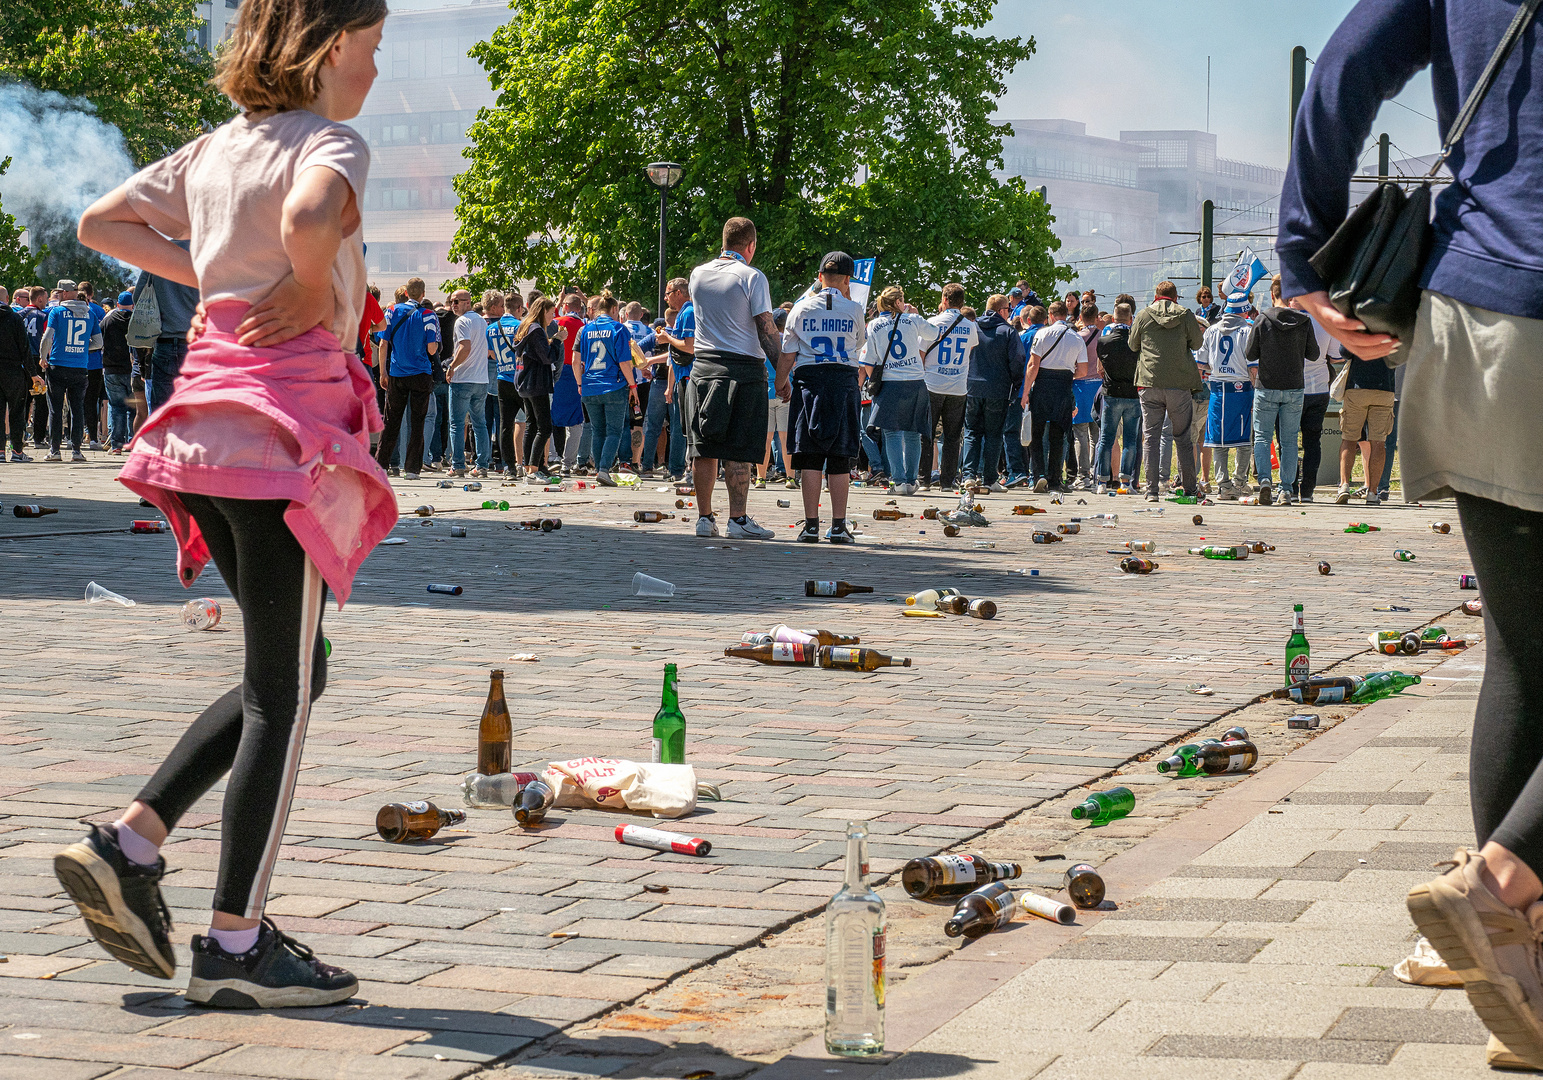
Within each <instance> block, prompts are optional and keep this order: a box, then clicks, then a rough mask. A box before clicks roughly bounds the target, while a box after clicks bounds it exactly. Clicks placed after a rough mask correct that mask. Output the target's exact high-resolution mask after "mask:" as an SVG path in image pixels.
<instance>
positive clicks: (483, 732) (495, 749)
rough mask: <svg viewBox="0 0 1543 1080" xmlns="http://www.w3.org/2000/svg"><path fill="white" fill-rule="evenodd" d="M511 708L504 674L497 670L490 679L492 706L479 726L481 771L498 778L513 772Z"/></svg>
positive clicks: (489, 703)
mask: <svg viewBox="0 0 1543 1080" xmlns="http://www.w3.org/2000/svg"><path fill="white" fill-rule="evenodd" d="M512 736H513V731H512V730H511V728H510V725H509V705H508V703H506V702H505V701H504V673H503V670H502V669H501V668H500V669H495V670H494V671H493V673H492V674H491V675H490V676H489V679H488V703H487V704H486V705H484V706H483V707H482V721H481V722H480V723H479V724H478V725H477V771H478V772H479V773H481V774H482V775H483V776H494V775H496V774H498V773H506V772H508V771H509V740H510V738H512Z"/></svg>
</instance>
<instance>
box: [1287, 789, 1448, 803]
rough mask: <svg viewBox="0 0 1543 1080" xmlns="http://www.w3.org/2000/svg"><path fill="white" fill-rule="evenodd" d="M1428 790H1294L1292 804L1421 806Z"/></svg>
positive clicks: (1426, 798) (1427, 798) (1427, 794)
mask: <svg viewBox="0 0 1543 1080" xmlns="http://www.w3.org/2000/svg"><path fill="white" fill-rule="evenodd" d="M1430 797H1431V793H1430V792H1429V791H1294V792H1292V793H1291V796H1290V798H1288V799H1285V800H1283V802H1289V803H1290V804H1291V805H1292V806H1342V805H1343V806H1423V805H1424V804H1425V803H1426V802H1427V801H1429V799H1430Z"/></svg>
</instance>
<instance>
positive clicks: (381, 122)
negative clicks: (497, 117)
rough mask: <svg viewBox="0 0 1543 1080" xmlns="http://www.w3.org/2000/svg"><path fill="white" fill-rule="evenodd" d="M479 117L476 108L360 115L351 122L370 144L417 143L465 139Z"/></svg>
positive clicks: (415, 144)
mask: <svg viewBox="0 0 1543 1080" xmlns="http://www.w3.org/2000/svg"><path fill="white" fill-rule="evenodd" d="M476 118H477V110H476V109H458V110H453V111H448V112H425V113H385V114H381V115H377V116H360V117H357V118H355V119H354V120H353V121H352V126H353V127H354V129H355V130H357V131H358V132H359V134H360V135H363V136H364V141H365V142H367V143H369V144H370V146H372V147H376V146H418V145H423V144H428V143H465V142H466V141H467V138H466V130H467V128H469V127H471V123H472V121H473V120H475V119H476Z"/></svg>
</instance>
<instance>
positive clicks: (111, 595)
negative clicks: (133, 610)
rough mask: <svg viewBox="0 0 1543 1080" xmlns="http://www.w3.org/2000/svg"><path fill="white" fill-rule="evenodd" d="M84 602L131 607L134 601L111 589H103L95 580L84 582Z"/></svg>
mask: <svg viewBox="0 0 1543 1080" xmlns="http://www.w3.org/2000/svg"><path fill="white" fill-rule="evenodd" d="M86 603H88V604H118V605H119V606H121V607H133V606H134V601H132V600H130V599H129V598H128V597H127V596H119V595H118V594H117V593H115V592H113V591H112V590H111V589H104V588H102V587H101V586H100V585H98V584H97V583H96V582H94V581H91V582H87V583H86Z"/></svg>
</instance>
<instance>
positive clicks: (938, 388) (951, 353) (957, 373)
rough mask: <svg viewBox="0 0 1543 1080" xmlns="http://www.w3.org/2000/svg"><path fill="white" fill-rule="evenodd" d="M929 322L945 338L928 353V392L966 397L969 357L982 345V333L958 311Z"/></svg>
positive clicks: (952, 311) (946, 312) (944, 314)
mask: <svg viewBox="0 0 1543 1080" xmlns="http://www.w3.org/2000/svg"><path fill="white" fill-rule="evenodd" d="M927 321H928V322H930V323H931V324H932V325H933V326H935V327H937V330H938V333H939V334H940V335H943V336H942V337H940V338H939V340H938V343H937V345H936V346H934V347H933V349H932V351H931V352H929V353H927V362H926V372H925V374H926V376H927V389H928V390H930V391H931V392H932V393H934V394H952V395H954V396H955V397H963V396H964V395H965V393H966V392H967V390H968V386H969V378H970V354H971V353H972V352H974V351H975V346H976V345H977V344H978V343H979V342H980V332H979V331H978V330H976V328H975V323H974V321H973V320H971V319H966V318H965V317H964V316H963V315H962V314H961V313H960V311H959V309H958V308H948V309H945V310H943V311H940V312H938V313H937V314H936V315H934V316H933V317H932V318H930V319H928V320H927ZM949 327H953V329H951V330H950V329H949ZM945 331H946V333H945ZM923 347H924V348H925V346H923Z"/></svg>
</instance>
